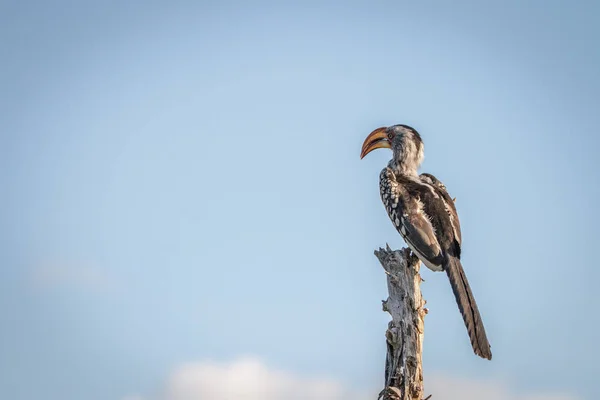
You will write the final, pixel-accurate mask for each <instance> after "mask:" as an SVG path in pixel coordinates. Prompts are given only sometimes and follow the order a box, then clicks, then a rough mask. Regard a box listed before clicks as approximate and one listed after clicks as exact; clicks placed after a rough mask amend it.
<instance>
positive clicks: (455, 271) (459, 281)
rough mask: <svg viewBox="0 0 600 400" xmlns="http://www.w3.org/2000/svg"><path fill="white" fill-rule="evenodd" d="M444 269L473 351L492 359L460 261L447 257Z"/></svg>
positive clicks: (450, 256) (481, 322) (479, 316)
mask: <svg viewBox="0 0 600 400" xmlns="http://www.w3.org/2000/svg"><path fill="white" fill-rule="evenodd" d="M445 261H446V262H445V265H444V269H445V270H446V273H447V274H448V278H449V279H450V285H451V286H452V291H453V292H454V297H455V298H456V303H457V304H458V308H459V309H460V313H461V314H462V317H463V320H464V321H465V326H466V327H467V332H468V333H469V338H470V339H471V345H472V346H473V351H474V352H475V354H477V355H478V356H480V357H483V358H487V359H488V360H491V359H492V350H491V346H490V343H489V342H488V339H487V336H486V334H485V328H484V327H483V321H482V320H481V315H480V314H479V310H478V309H477V303H475V297H473V293H472V292H471V288H470V287H469V281H467V276H466V275H465V271H464V269H463V267H462V264H461V263H460V260H459V259H458V258H456V257H454V256H452V255H448V256H447V257H446V260H445Z"/></svg>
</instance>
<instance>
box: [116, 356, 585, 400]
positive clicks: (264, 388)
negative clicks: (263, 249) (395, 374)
mask: <svg viewBox="0 0 600 400" xmlns="http://www.w3.org/2000/svg"><path fill="white" fill-rule="evenodd" d="M380 389H381V388H373V389H372V390H369V391H365V390H358V389H357V388H355V387H352V385H348V384H345V383H343V382H340V381H336V380H334V379H330V378H326V377H309V376H301V375H298V374H294V373H290V372H285V371H280V370H276V369H272V368H269V367H267V366H266V365H265V364H264V363H262V362H261V361H260V360H258V359H256V358H242V359H238V360H236V361H233V362H231V363H214V362H210V361H203V362H196V363H189V364H185V365H182V366H180V367H179V368H177V369H176V370H175V371H174V372H173V373H172V374H171V376H170V377H169V379H168V380H167V384H166V389H165V392H164V395H163V396H161V397H159V398H160V400H374V399H376V398H377V394H378V393H379V390H380ZM424 394H425V396H424V397H426V396H428V395H429V394H432V395H433V397H432V400H435V399H440V400H481V399H485V400H580V399H579V398H578V397H576V396H572V395H568V394H560V393H552V392H549V391H543V392H537V393H517V391H516V390H512V389H511V388H510V385H507V384H505V383H503V382H498V381H487V380H472V379H464V378H455V377H449V376H447V375H443V374H431V375H429V376H425V393H424ZM153 399H154V398H153ZM123 400H143V399H142V397H139V396H131V397H126V398H125V399H123ZM146 400H150V398H148V399H146Z"/></svg>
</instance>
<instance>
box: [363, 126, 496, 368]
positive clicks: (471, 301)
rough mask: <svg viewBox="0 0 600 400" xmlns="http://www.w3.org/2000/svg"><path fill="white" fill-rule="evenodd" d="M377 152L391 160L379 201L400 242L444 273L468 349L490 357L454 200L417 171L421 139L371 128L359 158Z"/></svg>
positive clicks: (409, 131) (403, 129)
mask: <svg viewBox="0 0 600 400" xmlns="http://www.w3.org/2000/svg"><path fill="white" fill-rule="evenodd" d="M378 148H389V149H392V152H393V156H392V159H391V160H390V162H389V163H388V165H387V167H385V168H384V169H383V170H382V171H381V174H380V175H379V189H380V194H381V200H382V201H383V204H384V206H385V208H386V210H387V213H388V215H389V217H390V219H391V220H392V223H393V224H394V226H395V227H396V229H397V230H398V232H399V233H400V235H402V238H403V239H404V241H405V242H406V243H407V244H408V246H409V247H410V249H411V250H412V251H413V253H415V254H416V255H417V256H418V257H419V259H420V260H421V261H422V262H423V264H425V265H426V266H427V267H428V268H429V269H431V270H432V271H446V274H447V275H448V278H449V280H450V285H451V286H452V291H453V292H454V297H455V298H456V302H457V304H458V308H459V309H460V312H461V314H462V317H463V320H464V322H465V325H466V327H467V332H468V333H469V338H470V339H471V345H472V346H473V351H474V352H475V354H477V355H478V356H480V357H483V358H487V359H488V360H491V359H492V351H491V349H490V344H489V342H488V339H487V336H486V334H485V329H484V327H483V322H482V320H481V315H480V314H479V310H478V309H477V304H476V303H475V298H474V297H473V293H472V292H471V288H470V286H469V282H468V281H467V276H466V275H465V271H464V270H463V267H462V264H461V262H460V251H461V242H462V240H461V232H460V222H459V220H458V213H457V212H456V207H455V205H454V200H452V198H451V197H450V195H449V194H448V192H447V190H446V187H445V186H444V184H443V183H442V182H441V181H439V180H438V179H437V178H435V177H434V176H433V175H431V174H421V175H420V176H419V175H418V173H417V169H418V168H419V166H420V165H421V162H422V161H423V141H422V140H421V135H419V133H418V132H417V131H416V130H415V129H413V128H411V127H410V126H407V125H394V126H390V127H383V128H378V129H375V130H374V131H373V132H371V134H369V136H367V138H366V139H365V141H364V143H363V146H362V151H361V153H360V158H361V159H362V158H363V157H364V156H366V155H367V154H368V153H370V152H371V151H373V150H375V149H378Z"/></svg>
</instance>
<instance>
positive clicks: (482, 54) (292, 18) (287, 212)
mask: <svg viewBox="0 0 600 400" xmlns="http://www.w3.org/2000/svg"><path fill="white" fill-rule="evenodd" d="M599 13H600V7H599V6H598V4H595V3H594V2H584V1H582V2H577V5H575V4H574V3H572V4H567V3H566V2H557V1H544V2H542V1H530V2H526V4H523V2H517V1H509V2H502V3H501V4H500V3H499V4H495V5H492V4H489V3H488V4H482V3H481V2H475V1H465V2H459V3H456V2H454V3H452V4H450V3H449V2H441V1H434V2H426V3H424V2H403V1H395V2H394V1H380V2H367V1H362V2H316V1H315V2H311V1H307V2H272V3H267V2H252V3H251V4H250V3H249V2H228V1H226V2H185V1H180V2H177V1H176V2H158V1H145V2H136V1H130V2H126V4H124V2H116V1H115V2H113V1H108V2H102V3H101V2H89V3H88V2H83V1H81V2H67V1H46V2H41V1H40V2H35V1H34V2H17V1H8V2H7V1H4V2H1V3H0V51H1V54H2V63H1V64H0V72H1V74H0V112H1V114H2V117H1V118H0V133H1V135H0V152H1V157H0V184H1V185H2V187H3V188H4V196H3V207H2V208H1V209H0V221H1V224H0V226H1V227H2V228H0V235H1V237H2V241H1V243H2V244H1V245H0V246H1V247H0V250H1V251H0V263H1V265H2V268H1V269H0V313H1V315H2V316H3V318H2V322H1V323H0V324H1V326H2V329H0V353H1V354H2V355H3V356H2V357H1V358H0V388H2V389H0V390H1V391H2V394H1V396H2V397H3V398H12V399H40V398H44V399H61V400H69V399H82V398H85V399H89V400H94V399H122V398H124V396H127V395H130V394H132V393H133V394H136V396H138V395H139V398H144V399H147V398H148V399H150V398H154V397H153V396H158V395H157V393H159V392H160V391H161V390H163V389H162V388H163V387H164V385H166V383H165V380H167V379H168V378H167V377H169V376H171V374H172V373H173V371H175V370H177V368H179V367H180V366H181V365H184V364H185V363H189V362H205V360H213V361H214V362H216V363H218V362H232V360H237V359H239V358H240V357H244V356H247V355H251V356H253V357H258V358H260V359H261V360H263V362H264V363H267V364H268V365H270V366H271V367H272V368H274V369H277V370H286V371H293V373H294V374H299V375H302V376H317V377H318V376H327V377H328V379H332V380H335V381H336V382H350V383H351V384H352V386H353V387H355V388H357V390H360V391H362V390H367V391H368V390H371V389H372V388H379V386H380V385H381V380H382V377H383V360H384V354H385V345H384V338H383V332H384V330H385V327H386V323H387V319H388V317H387V316H386V315H385V314H383V313H382V312H381V308H380V301H381V299H383V298H384V297H385V293H386V292H385V290H386V289H385V278H384V275H383V272H382V270H381V268H380V267H379V265H378V262H377V260H376V258H375V257H374V256H373V253H372V252H373V249H374V248H376V247H378V246H382V245H384V244H385V243H386V242H388V243H390V245H392V246H393V247H397V248H399V247H401V246H402V245H403V243H402V242H401V239H400V237H399V235H398V234H397V233H396V232H395V230H394V228H393V226H392V224H391V223H390V222H389V220H388V218H387V216H386V214H385V211H384V209H383V207H382V205H381V203H380V200H379V192H378V174H379V171H380V169H381V168H382V167H383V166H384V164H385V163H386V162H387V160H388V159H389V157H390V153H388V152H386V151H378V152H375V153H373V154H370V155H369V156H368V157H367V158H365V159H364V160H362V161H361V160H359V152H360V146H361V144H362V141H363V139H364V138H365V137H366V135H367V134H368V133H369V132H370V131H371V130H372V129H374V128H376V127H379V126H382V125H391V124H395V123H406V124H409V125H411V126H414V127H415V128H416V129H418V130H419V131H420V132H421V134H422V136H423V139H424V141H425V154H426V157H425V162H424V164H423V168H422V170H423V171H427V172H431V173H433V174H435V175H436V176H438V177H439V178H440V179H442V180H443V181H444V183H445V184H446V185H447V187H448V188H449V190H450V193H451V194H452V195H453V196H456V197H457V207H458V211H459V213H460V216H461V223H462V228H463V241H464V249H463V264H464V265H465V269H466V271H467V274H468V276H469V279H470V281H471V284H472V286H473V290H474V293H475V296H476V298H477V301H478V303H479V305H480V310H481V312H482V315H483V318H484V322H485V324H486V327H487V329H488V331H489V338H490V341H491V344H492V350H493V353H494V360H493V361H492V362H486V361H485V360H480V359H478V358H477V357H476V356H474V355H473V354H472V351H471V349H470V344H469V341H468V338H467V334H466V332H465V330H464V327H463V325H462V320H461V318H460V314H459V312H458V310H457V308H456V304H455V303H454V299H453V297H452V292H451V290H450V287H449V285H448V282H447V279H446V277H445V275H444V274H434V273H432V272H430V271H424V272H423V275H424V278H425V279H426V282H425V283H424V284H423V287H422V289H423V292H424V296H425V298H426V299H427V300H428V307H429V309H430V314H429V315H428V316H427V319H426V336H425V354H424V362H425V366H424V367H425V374H426V375H425V379H426V380H427V376H428V375H427V374H430V375H433V374H437V375H440V376H449V377H455V378H456V379H461V380H465V379H466V380H469V381H472V382H489V381H492V382H501V383H502V385H506V387H509V388H510V390H512V391H513V392H514V393H519V394H520V393H558V392H560V393H566V394H568V395H569V396H572V397H570V398H573V399H596V398H598V396H600V392H599V391H598V385H597V383H596V381H595V378H596V377H595V372H597V358H598V356H600V354H599V351H598V345H597V340H596V335H595V333H594V332H595V331H597V329H598V328H599V326H600V318H599V316H598V315H599V314H598V312H597V311H596V310H598V307H600V296H599V295H598V292H597V290H596V289H595V282H598V280H600V272H598V268H597V265H596V264H597V262H596V255H595V245H596V244H597V241H598V232H597V229H596V226H598V224H599V223H600V218H599V214H598V212H597V209H596V199H597V198H598V197H599V195H600V191H599V182H600V173H599V168H598V159H597V149H598V147H599V145H600V139H599V138H598V134H597V130H598V128H597V127H598V126H599V124H600V114H599V113H598V104H599V94H600V79H599V78H598V73H597V71H598V70H599V69H600V49H599V47H598V46H597V39H598V37H600V27H599V26H598V24H597V17H598V15H599ZM558 377H561V379H558ZM136 398H138V397H136Z"/></svg>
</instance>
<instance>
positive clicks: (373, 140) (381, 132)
mask: <svg viewBox="0 0 600 400" xmlns="http://www.w3.org/2000/svg"><path fill="white" fill-rule="evenodd" d="M386 130H387V128H386V127H385V126H384V127H382V128H377V129H375V130H374V131H373V132H371V133H370V134H369V136H367V138H366V139H365V141H364V143H363V145H362V150H361V151H360V159H361V160H362V159H363V157H364V156H366V155H367V154H369V153H370V152H372V151H373V150H375V149H391V148H392V144H391V143H390V140H389V139H388V137H387V133H386Z"/></svg>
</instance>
